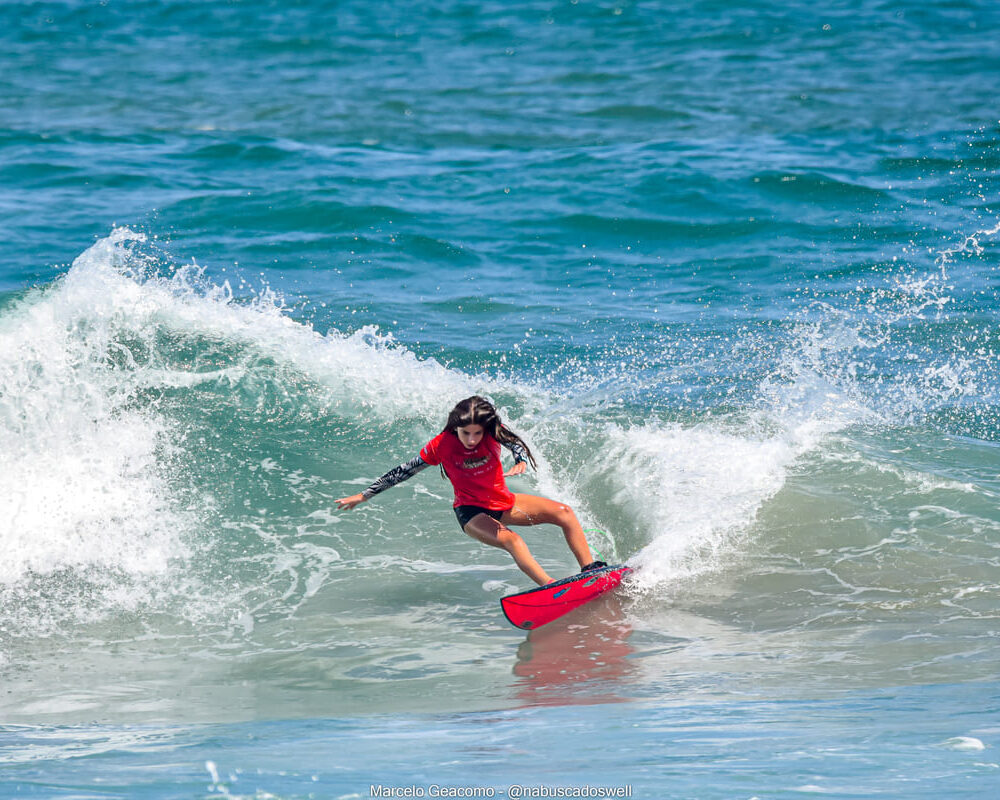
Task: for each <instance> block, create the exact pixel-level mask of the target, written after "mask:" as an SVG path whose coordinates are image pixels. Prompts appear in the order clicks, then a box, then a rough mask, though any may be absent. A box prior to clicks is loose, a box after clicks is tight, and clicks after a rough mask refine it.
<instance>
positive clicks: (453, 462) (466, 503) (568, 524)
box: [337, 396, 607, 586]
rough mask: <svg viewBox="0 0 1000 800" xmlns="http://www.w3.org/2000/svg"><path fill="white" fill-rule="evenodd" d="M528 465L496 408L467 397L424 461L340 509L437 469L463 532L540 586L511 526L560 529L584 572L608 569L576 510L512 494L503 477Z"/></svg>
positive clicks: (542, 575)
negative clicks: (506, 458) (595, 557)
mask: <svg viewBox="0 0 1000 800" xmlns="http://www.w3.org/2000/svg"><path fill="white" fill-rule="evenodd" d="M501 445H503V446H504V447H506V448H507V449H508V450H510V452H511V453H512V454H513V456H514V466H513V467H511V469H510V470H509V471H508V472H504V471H503V465H502V464H501V462H500V446H501ZM528 463H530V464H531V465H532V466H535V459H534V456H532V455H531V450H529V449H528V446H527V445H526V444H525V443H524V442H523V441H522V440H521V437H520V436H518V435H517V434H515V433H513V432H512V431H511V430H510V429H509V428H508V427H507V426H506V425H504V424H503V423H502V422H501V421H500V417H499V416H498V415H497V410H496V409H495V408H494V407H493V404H492V403H490V402H489V401H488V400H486V399H485V398H482V397H479V396H473V397H468V398H466V399H465V400H462V401H461V402H460V403H459V404H458V405H456V406H455V407H454V408H453V409H452V410H451V413H450V414H449V415H448V421H447V422H446V423H445V426H444V430H443V431H441V433H439V434H438V435H437V436H435V437H434V438H433V439H431V440H430V441H429V442H428V443H427V444H425V445H424V447H423V449H422V450H421V451H420V455H418V456H417V457H416V458H414V459H413V460H412V461H409V462H407V463H406V464H400V465H399V466H398V467H396V468H394V469H391V470H389V471H388V472H387V473H386V474H385V475H383V476H382V477H381V478H379V479H378V480H377V481H375V483H373V484H372V485H371V486H369V487H368V488H367V489H365V490H364V491H363V492H361V494H355V495H352V496H350V497H342V498H340V499H339V500H337V508H340V509H351V508H354V507H355V506H356V505H359V504H360V503H363V502H365V501H366V500H370V499H371V498H372V497H373V496H375V495H376V494H378V493H379V492H383V491H385V490H386V489H388V488H389V487H391V486H395V485H396V484H397V483H402V482H403V481H405V480H406V479H407V478H412V477H413V476H414V475H416V474H417V473H418V472H420V471H421V470H423V469H426V468H427V467H429V466H431V465H435V464H436V465H440V467H441V470H442V471H443V472H444V474H445V475H446V476H447V478H448V480H450V481H451V484H452V486H453V487H454V489H455V502H454V504H453V505H454V508H455V516H456V517H458V524H459V525H460V526H461V528H462V530H463V531H465V532H466V533H467V534H468V535H469V536H471V537H472V538H473V539H478V540H479V541H480V542H483V543H484V544H488V545H492V546H493V547H500V548H502V549H504V550H506V551H507V552H508V553H510V554H511V556H512V557H513V558H514V562H515V563H516V564H517V566H518V567H520V568H521V570H522V571H523V572H524V573H525V574H526V575H527V576H528V577H529V578H531V579H532V580H533V581H535V583H537V584H539V585H540V586H544V585H545V584H547V583H552V581H553V579H552V578H551V577H549V574H548V573H547V572H546V571H545V570H544V569H542V566H541V564H539V563H538V562H537V561H536V560H535V557H534V556H533V555H531V552H530V551H529V550H528V546H527V545H526V544H525V543H524V540H523V539H522V538H521V537H520V536H519V535H518V534H516V533H514V531H512V530H511V529H510V528H509V527H508V526H510V525H540V524H542V523H552V524H553V525H558V526H559V527H560V528H562V532H563V535H564V536H565V537H566V543H567V544H568V545H569V549H570V550H571V551H573V555H574V556H576V560H577V561H578V562H579V564H580V568H581V571H582V572H587V571H588V570H592V569H599V568H600V567H605V566H607V564H605V563H604V562H603V561H592V560H591V555H590V547H589V546H588V544H587V537H586V535H585V534H584V532H583V528H582V527H580V522H579V520H577V518H576V514H574V513H573V509H572V508H570V507H569V506H567V505H565V504H564V503H558V502H556V501H555V500H549V499H547V498H545V497H536V496H535V495H530V494H514V493H513V492H511V491H510V490H509V489H508V488H507V483H506V481H505V480H504V478H505V477H508V476H511V475H520V474H521V473H522V472H524V471H525V470H526V469H527V464H528Z"/></svg>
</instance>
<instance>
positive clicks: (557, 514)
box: [552, 503, 576, 525]
mask: <svg viewBox="0 0 1000 800" xmlns="http://www.w3.org/2000/svg"><path fill="white" fill-rule="evenodd" d="M552 516H553V517H554V521H555V522H556V523H557V524H558V525H563V524H565V523H568V522H572V521H573V520H575V519H576V514H574V513H573V509H572V508H570V507H569V506H568V505H566V504H565V503H556V507H555V508H554V509H553V510H552Z"/></svg>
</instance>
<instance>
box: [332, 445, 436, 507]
mask: <svg viewBox="0 0 1000 800" xmlns="http://www.w3.org/2000/svg"><path fill="white" fill-rule="evenodd" d="M429 466H430V465H429V464H428V463H427V462H426V461H424V460H423V459H422V458H421V457H420V456H417V457H416V458H414V459H412V460H411V461H407V462H406V463H405V464H400V465H399V466H398V467H393V468H392V469H390V470H389V471H388V472H387V473H385V475H383V476H382V477H381V478H379V479H378V480H377V481H375V483H373V484H372V485H371V486H369V487H368V488H367V489H365V490H364V491H363V492H361V494H353V495H351V496H350V497H341V498H340V499H339V500H337V501H336V502H337V508H338V509H343V510H350V509H352V508H354V507H355V506H357V505H360V504H361V503H363V502H365V500H369V499H371V498H372V497H374V496H375V495H377V494H378V493H379V492H384V491H385V490H386V489H389V488H390V487H392V486H395V485H396V484H397V483H402V482H403V481H405V480H407V479H408V478H412V477H413V476H414V475H416V474H417V473H418V472H420V471H421V470H423V469H427V467H429Z"/></svg>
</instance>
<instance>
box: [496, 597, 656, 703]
mask: <svg viewBox="0 0 1000 800" xmlns="http://www.w3.org/2000/svg"><path fill="white" fill-rule="evenodd" d="M631 634H632V626H631V625H629V623H628V622H626V620H625V613H624V611H623V610H622V598H621V597H620V596H618V595H617V594H615V593H614V592H609V593H608V594H606V595H604V596H603V597H600V598H598V599H597V600H595V601H594V602H592V603H588V604H587V605H586V606H584V607H583V608H580V609H577V610H576V611H574V612H573V613H571V614H567V615H566V616H565V617H563V618H562V619H558V620H556V621H555V622H551V623H549V624H548V625H546V626H545V627H543V628H538V629H537V630H533V631H531V632H529V633H528V636H527V638H526V639H525V640H524V642H523V643H522V644H521V646H520V647H519V648H518V651H517V663H516V664H515V665H514V675H515V676H517V677H516V679H515V681H514V683H513V684H512V686H513V688H514V690H515V697H516V698H517V699H518V700H520V701H521V702H522V703H523V704H525V705H544V706H553V705H586V704H592V703H620V702H625V701H627V700H629V699H630V698H628V697H624V696H622V694H621V690H622V689H623V688H624V687H626V686H628V685H629V684H630V683H631V682H632V681H633V680H634V677H635V674H636V672H637V666H636V662H635V661H633V660H632V659H631V658H630V657H631V656H632V654H633V648H632V646H631V645H630V644H629V641H628V640H629V637H630V636H631Z"/></svg>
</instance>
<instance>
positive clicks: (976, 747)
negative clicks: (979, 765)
mask: <svg viewBox="0 0 1000 800" xmlns="http://www.w3.org/2000/svg"><path fill="white" fill-rule="evenodd" d="M942 746H944V747H947V748H948V749H949V750H959V751H962V752H967V753H978V752H979V751H981V750H985V749H986V745H985V744H983V742H982V740H981V739H977V738H976V737H975V736H954V737H952V738H951V739H948V740H947V741H945V742H943V743H942Z"/></svg>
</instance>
